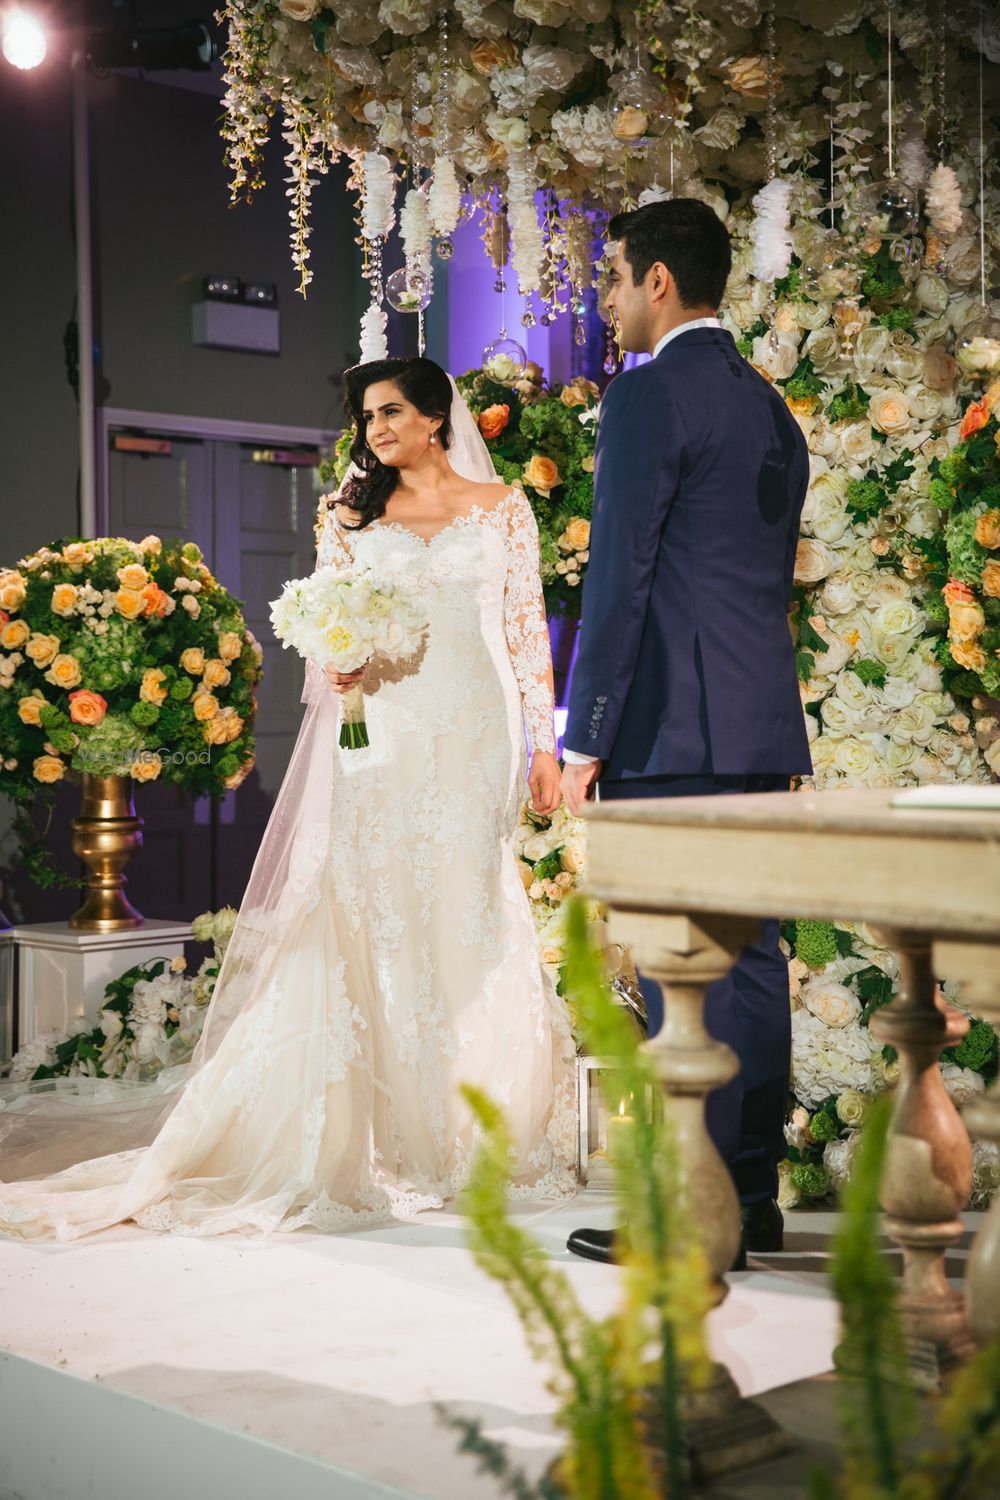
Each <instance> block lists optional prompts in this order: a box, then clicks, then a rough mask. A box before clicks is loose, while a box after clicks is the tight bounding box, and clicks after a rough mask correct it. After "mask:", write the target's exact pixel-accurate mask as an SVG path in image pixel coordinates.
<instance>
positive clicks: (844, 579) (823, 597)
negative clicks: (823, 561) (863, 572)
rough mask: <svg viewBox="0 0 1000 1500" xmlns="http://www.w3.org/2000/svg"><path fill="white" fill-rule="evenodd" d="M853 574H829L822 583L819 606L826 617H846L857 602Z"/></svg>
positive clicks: (854, 575)
mask: <svg viewBox="0 0 1000 1500" xmlns="http://www.w3.org/2000/svg"><path fill="white" fill-rule="evenodd" d="M856 576H857V575H856V574H853V573H831V574H830V576H829V578H827V579H825V580H824V582H823V589H822V592H821V593H820V596H819V600H818V603H819V606H820V608H821V609H822V610H825V612H826V613H827V614H828V615H846V614H847V613H848V612H849V611H850V610H852V609H853V608H854V607H855V605H856V604H857V602H858V591H857V589H856V588H855V586H854V581H855V577H856Z"/></svg>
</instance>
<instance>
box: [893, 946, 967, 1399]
mask: <svg viewBox="0 0 1000 1500" xmlns="http://www.w3.org/2000/svg"><path fill="white" fill-rule="evenodd" d="M881 932H882V935H883V937H882V940H884V941H885V943H886V944H887V946H889V947H892V948H893V949H895V951H896V954H897V957H898V959H899V993H898V995H897V996H896V998H895V1000H893V1002H892V1004H891V1005H887V1006H886V1007H885V1008H884V1009H883V1010H880V1011H878V1012H877V1014H876V1015H875V1016H874V1017H873V1019H872V1023H871V1029H872V1031H873V1032H874V1033H875V1035H876V1036H877V1037H878V1038H879V1040H880V1041H882V1042H886V1043H888V1044H889V1045H890V1046H892V1047H895V1049H896V1051H897V1052H898V1053H899V1062H900V1068H901V1075H900V1081H899V1087H898V1089H897V1093H896V1108H895V1114H894V1117H893V1126H892V1133H891V1135H890V1139H889V1154H888V1160H887V1162H886V1172H885V1180H884V1182H883V1186H882V1207H883V1208H884V1209H885V1211H886V1215H887V1218H886V1224H885V1227H886V1232H887V1233H888V1235H889V1236H890V1238H891V1239H893V1240H895V1241H896V1243H897V1244H898V1245H899V1246H901V1248H902V1251H903V1285H902V1295H901V1298H900V1309H901V1312H902V1315H903V1325H904V1330H905V1333H906V1340H907V1349H908V1353H909V1360H910V1366H911V1369H912V1372H913V1375H914V1377H915V1379H916V1381H917V1383H918V1384H919V1385H920V1386H921V1387H922V1388H923V1389H925V1390H936V1389H937V1388H938V1386H939V1384H940V1380H941V1376H942V1375H943V1374H944V1373H945V1371H947V1370H948V1369H950V1368H952V1367H953V1366H954V1365H956V1364H959V1363H960V1362H961V1361H962V1360H963V1359H965V1358H967V1357H968V1355H969V1354H970V1353H971V1352H972V1349H973V1342H972V1337H971V1334H970V1332H969V1328H968V1324H967V1322H966V1318H965V1306H964V1301H963V1298H962V1296H961V1295H960V1293H959V1292H957V1291H956V1290H955V1289H954V1288H952V1287H951V1286H949V1285H948V1280H947V1276H946V1275H945V1255H946V1253H947V1251H948V1250H949V1249H952V1248H954V1247H955V1246H957V1245H958V1243H959V1241H960V1239H961V1237H962V1233H963V1225H962V1220H961V1218H960V1217H959V1215H960V1214H961V1211H962V1209H963V1208H964V1207H965V1205H966V1203H967V1201H968V1197H969V1190H970V1188H971V1185H972V1145H971V1142H970V1141H969V1135H968V1131H967V1130H966V1128H965V1126H964V1125H963V1123H962V1120H961V1117H960V1116H959V1114H958V1111H957V1110H956V1108H955V1106H954V1104H953V1103H952V1101H951V1099H950V1098H949V1096H948V1092H947V1090H946V1089H945V1086H944V1083H943V1082H942V1079H941V1073H940V1070H939V1068H938V1065H937V1064H938V1059H939V1057H940V1055H941V1053H942V1052H943V1051H944V1050H945V1048H947V1047H954V1046H957V1044H958V1043H959V1042H960V1041H961V1040H962V1037H963V1036H964V1035H965V1033H966V1031H967V1030H968V1027H969V1023H968V1020H967V1019H966V1017H965V1016H964V1015H962V1014H961V1012H959V1011H957V1010H955V1009H954V1007H951V1006H946V1005H945V1004H944V1003H943V1001H942V1000H941V998H940V996H939V994H938V992H937V986H936V984H935V981H934V973H933V968H932V965H931V935H930V933H928V932H918V931H914V930H910V929H905V928H882V929H881Z"/></svg>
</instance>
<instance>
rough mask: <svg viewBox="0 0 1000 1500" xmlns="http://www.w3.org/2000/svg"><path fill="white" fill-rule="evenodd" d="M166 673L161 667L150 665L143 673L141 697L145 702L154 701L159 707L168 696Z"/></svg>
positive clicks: (140, 685)
mask: <svg viewBox="0 0 1000 1500" xmlns="http://www.w3.org/2000/svg"><path fill="white" fill-rule="evenodd" d="M166 681H167V677H166V673H165V672H162V671H161V670H160V668H159V667H149V668H148V669H147V670H146V671H145V672H143V674H142V682H141V683H140V684H139V697H140V698H141V699H142V701H143V703H152V704H155V706H156V707H157V708H159V706H160V704H161V703H162V702H163V701H164V699H165V698H166V696H167V689H166Z"/></svg>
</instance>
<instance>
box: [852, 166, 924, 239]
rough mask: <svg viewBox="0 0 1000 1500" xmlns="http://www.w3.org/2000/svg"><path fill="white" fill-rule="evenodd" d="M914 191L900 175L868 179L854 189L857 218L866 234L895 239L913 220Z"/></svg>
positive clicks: (909, 227)
mask: <svg viewBox="0 0 1000 1500" xmlns="http://www.w3.org/2000/svg"><path fill="white" fill-rule="evenodd" d="M918 208H919V200H918V194H917V192H916V191H915V189H914V188H911V187H910V186H909V185H908V184H907V183H905V182H904V181H903V180H902V178H900V177H884V178H882V179H880V180H879V181H878V182H870V183H868V184H867V186H865V187H863V188H862V189H861V190H860V192H859V193H858V201H857V210H858V218H859V219H860V220H861V223H862V225H863V226H864V228H865V229H866V230H867V231H868V233H869V234H872V235H878V237H879V238H880V239H898V238H899V237H900V236H902V235H907V234H909V233H910V232H911V231H912V229H913V227H914V225H915V224H916V222H917V210H918Z"/></svg>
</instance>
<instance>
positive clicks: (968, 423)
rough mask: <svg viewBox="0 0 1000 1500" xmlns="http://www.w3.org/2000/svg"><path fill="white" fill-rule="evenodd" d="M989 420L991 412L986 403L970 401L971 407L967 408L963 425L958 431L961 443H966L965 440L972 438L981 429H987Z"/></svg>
mask: <svg viewBox="0 0 1000 1500" xmlns="http://www.w3.org/2000/svg"><path fill="white" fill-rule="evenodd" d="M989 420H990V411H989V407H988V406H987V405H986V402H985V401H970V403H969V405H968V406H967V407H966V408H965V416H964V417H963V418H962V425H961V427H960V428H959V429H958V438H959V442H963V443H964V441H965V439H966V438H968V437H971V436H972V434H973V433H974V432H978V431H979V429H980V427H985V426H986V424H987V422H988V421H989Z"/></svg>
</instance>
